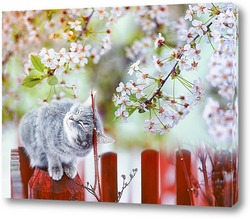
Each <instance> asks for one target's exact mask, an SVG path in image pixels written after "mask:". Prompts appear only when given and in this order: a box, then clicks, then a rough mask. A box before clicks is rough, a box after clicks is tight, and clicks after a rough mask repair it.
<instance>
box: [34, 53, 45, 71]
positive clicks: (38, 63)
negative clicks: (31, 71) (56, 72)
mask: <svg viewBox="0 0 250 219" xmlns="http://www.w3.org/2000/svg"><path fill="white" fill-rule="evenodd" d="M30 60H31V62H32V65H33V66H34V68H35V69H36V70H37V71H39V72H43V71H44V69H45V66H44V64H43V63H42V62H41V59H40V58H39V57H38V56H35V55H31V58H30Z"/></svg>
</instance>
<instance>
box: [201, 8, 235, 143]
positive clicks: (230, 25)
mask: <svg viewBox="0 0 250 219" xmlns="http://www.w3.org/2000/svg"><path fill="white" fill-rule="evenodd" d="M217 10H218V11H219V12H218V13H219V15H218V16H217V17H216V19H214V21H213V22H214V28H213V30H212V31H211V36H212V38H213V43H214V54H213V55H212V56H211V57H210V62H209V64H208V66H209V73H208V75H207V76H206V79H207V81H208V82H209V83H210V84H211V86H212V87H214V89H215V90H216V92H217V93H218V94H219V95H220V96H221V98H222V103H221V104H219V103H218V102H216V101H214V100H213V99H210V100H209V101H208V103H207V105H206V107H205V110H204V118H205V121H206V123H207V125H208V129H209V133H210V134H211V135H212V136H213V137H215V138H216V139H219V140H221V141H225V140H231V139H233V138H234V136H236V131H237V124H238V123H237V117H238V113H237V111H238V109H237V107H238V105H237V98H236V96H237V83H238V82H237V81H238V66H237V65H238V63H237V55H238V54H237V44H238V42H237V41H238V24H237V22H238V17H237V16H238V12H237V9H236V7H235V6H234V5H233V4H231V5H230V4H229V5H227V7H226V8H224V9H219V8H217ZM225 102H228V103H229V104H227V105H226V106H224V107H223V104H225ZM208 112H209V115H210V116H207V114H208Z"/></svg>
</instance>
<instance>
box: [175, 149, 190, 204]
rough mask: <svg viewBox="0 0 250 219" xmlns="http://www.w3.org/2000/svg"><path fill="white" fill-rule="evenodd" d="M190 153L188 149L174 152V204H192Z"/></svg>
mask: <svg viewBox="0 0 250 219" xmlns="http://www.w3.org/2000/svg"><path fill="white" fill-rule="evenodd" d="M190 173H191V153H190V152H189V151H188V150H178V151H177V152H176V204H177V205H192V191H190V189H191V185H190Z"/></svg>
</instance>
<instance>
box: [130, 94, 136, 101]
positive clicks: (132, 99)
mask: <svg viewBox="0 0 250 219" xmlns="http://www.w3.org/2000/svg"><path fill="white" fill-rule="evenodd" d="M129 100H130V101H133V102H136V101H137V98H136V95H135V94H131V95H130V96H129Z"/></svg>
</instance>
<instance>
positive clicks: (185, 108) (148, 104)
mask: <svg viewBox="0 0 250 219" xmlns="http://www.w3.org/2000/svg"><path fill="white" fill-rule="evenodd" d="M128 74H129V75H135V77H136V80H130V81H128V82H127V83H126V84H124V83H123V82H120V83H119V86H118V87H117V88H116V91H117V94H115V95H114V97H113V101H114V103H115V105H116V107H117V110H116V111H115V116H116V117H117V118H120V119H124V120H127V118H128V117H129V116H130V115H131V114H132V113H133V112H134V111H135V110H138V112H139V113H145V112H147V113H149V119H146V120H145V124H144V128H145V131H146V132H149V133H151V134H152V135H155V134H157V133H159V134H165V133H166V132H167V131H169V130H170V129H171V128H173V127H174V126H175V125H177V124H178V123H179V121H180V120H181V119H183V118H184V117H185V116H186V115H187V114H188V113H189V112H190V109H191V108H192V107H193V106H195V105H196V104H197V103H198V102H199V101H200V100H201V99H202V97H203V95H204V91H203V89H202V86H201V81H200V80H195V81H194V82H193V83H191V82H189V81H188V80H186V79H184V78H183V77H182V76H181V75H177V74H176V73H173V74H172V75H171V77H172V80H177V81H179V82H180V83H181V84H183V86H184V87H186V88H187V89H188V91H189V92H188V93H184V94H177V93H170V92H165V91H161V90H160V89H159V88H158V89H155V88H156V87H157V85H160V86H161V83H163V82H162V79H161V78H156V77H154V76H152V75H151V74H150V73H149V71H148V70H147V69H146V68H141V67H140V61H139V60H138V61H137V62H135V63H133V64H132V65H131V66H130V68H129V71H128ZM152 88H153V89H152ZM152 92H154V94H153V98H151V100H150V99H149V95H150V94H152ZM174 92H175V91H174Z"/></svg>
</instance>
